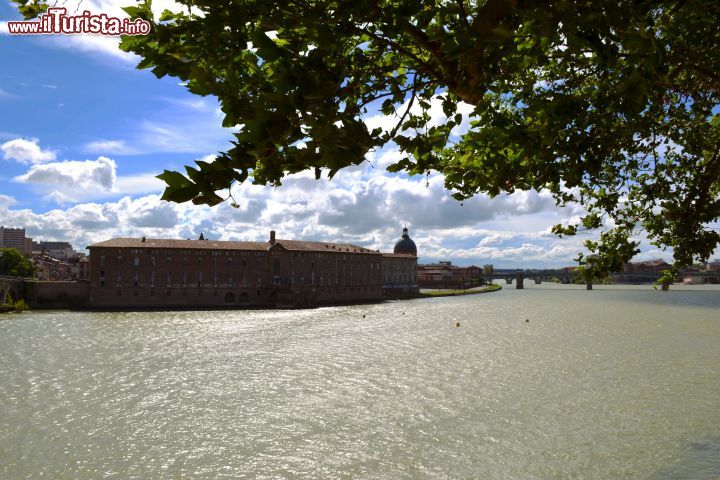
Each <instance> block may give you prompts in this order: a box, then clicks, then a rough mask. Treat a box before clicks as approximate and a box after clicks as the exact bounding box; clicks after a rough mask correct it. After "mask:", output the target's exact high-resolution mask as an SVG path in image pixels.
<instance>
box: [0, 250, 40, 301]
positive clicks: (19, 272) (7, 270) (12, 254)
mask: <svg viewBox="0 0 720 480" xmlns="http://www.w3.org/2000/svg"><path fill="white" fill-rule="evenodd" d="M0 275H7V276H9V277H22V278H28V277H32V276H33V275H35V265H33V264H32V263H31V262H30V261H29V260H28V259H27V258H25V256H24V255H23V254H22V253H20V250H18V249H16V248H0ZM3 300H4V299H3Z"/></svg>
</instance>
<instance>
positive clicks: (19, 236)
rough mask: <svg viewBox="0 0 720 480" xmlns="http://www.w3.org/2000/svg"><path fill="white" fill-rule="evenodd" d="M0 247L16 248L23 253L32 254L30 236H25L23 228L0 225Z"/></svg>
mask: <svg viewBox="0 0 720 480" xmlns="http://www.w3.org/2000/svg"><path fill="white" fill-rule="evenodd" d="M0 248H16V249H18V250H20V251H21V252H22V253H23V254H24V255H28V256H29V255H32V238H27V237H26V236H25V229H24V228H5V227H0Z"/></svg>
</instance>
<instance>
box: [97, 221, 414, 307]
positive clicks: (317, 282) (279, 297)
mask: <svg viewBox="0 0 720 480" xmlns="http://www.w3.org/2000/svg"><path fill="white" fill-rule="evenodd" d="M88 249H89V250H90V268H89V299H88V300H89V302H88V303H89V305H90V307H93V308H135V307H140V308H143V307H145V308H153V307H163V308H173V307H179V308H181V307H203V306H211V307H212V306H215V307H222V306H225V307H234V306H236V307H242V306H312V305H322V304H332V303H342V302H363V301H374V300H381V299H383V298H384V297H383V291H384V287H385V286H386V283H385V277H384V275H383V268H384V267H385V266H386V265H388V268H392V269H393V271H395V272H396V274H400V273H401V272H402V273H403V275H405V277H394V278H397V279H398V282H399V279H400V278H402V279H403V280H402V281H403V282H406V284H409V285H412V284H413V283H415V282H414V280H413V278H411V276H412V275H414V269H413V268H412V267H411V264H416V263H417V257H416V256H410V255H406V256H405V257H404V258H403V259H401V260H397V258H396V257H394V256H393V257H390V258H389V259H386V257H385V255H383V254H381V253H380V252H379V251H377V250H370V249H367V248H364V247H360V246H357V245H351V244H341V243H328V242H307V241H297V240H280V239H276V238H275V232H274V231H273V232H270V239H269V241H267V242H227V241H210V240H154V239H146V238H144V237H143V238H116V239H112V240H107V241H105V242H100V243H96V244H94V245H90V246H89V247H88ZM388 262H389V263H388Z"/></svg>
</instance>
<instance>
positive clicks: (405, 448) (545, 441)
mask: <svg viewBox="0 0 720 480" xmlns="http://www.w3.org/2000/svg"><path fill="white" fill-rule="evenodd" d="M504 287H505V289H504V290H503V291H500V292H496V293H489V294H483V295H474V296H464V297H448V298H432V299H418V300H411V301H395V302H387V303H382V304H375V305H361V306H349V307H333V308H320V309H316V310H282V311H223V312H157V313H147V312H145V313H77V312H32V313H24V314H19V315H6V316H3V317H0V478H3V479H15V478H68V479H71V478H72V479H96V478H123V479H124V478H138V479H148V478H173V479H174V478H192V479H200V478H208V479H210V478H267V479H271V478H318V479H319V478H366V479H375V478H388V479H399V478H457V479H471V478H473V479H475V478H477V479H585V478H586V479H631V478H638V479H653V480H670V479H683V480H684V479H717V478H718V477H720V289H718V288H717V287H702V286H697V287H682V286H676V285H673V286H672V287H671V290H670V291H669V292H660V291H655V290H653V289H652V288H650V287H647V286H641V287H602V286H596V287H595V290H593V291H590V292H588V291H585V290H584V287H582V286H580V287H576V286H561V285H552V284H543V285H539V286H538V285H527V286H526V289H525V290H515V289H514V287H512V286H504ZM526 320H529V321H526ZM457 322H460V326H459V327H457V326H456V323H457Z"/></svg>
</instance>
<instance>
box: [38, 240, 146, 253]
mask: <svg viewBox="0 0 720 480" xmlns="http://www.w3.org/2000/svg"><path fill="white" fill-rule="evenodd" d="M141 242H142V243H145V237H143V238H142V240H141ZM43 250H44V249H43Z"/></svg>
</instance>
